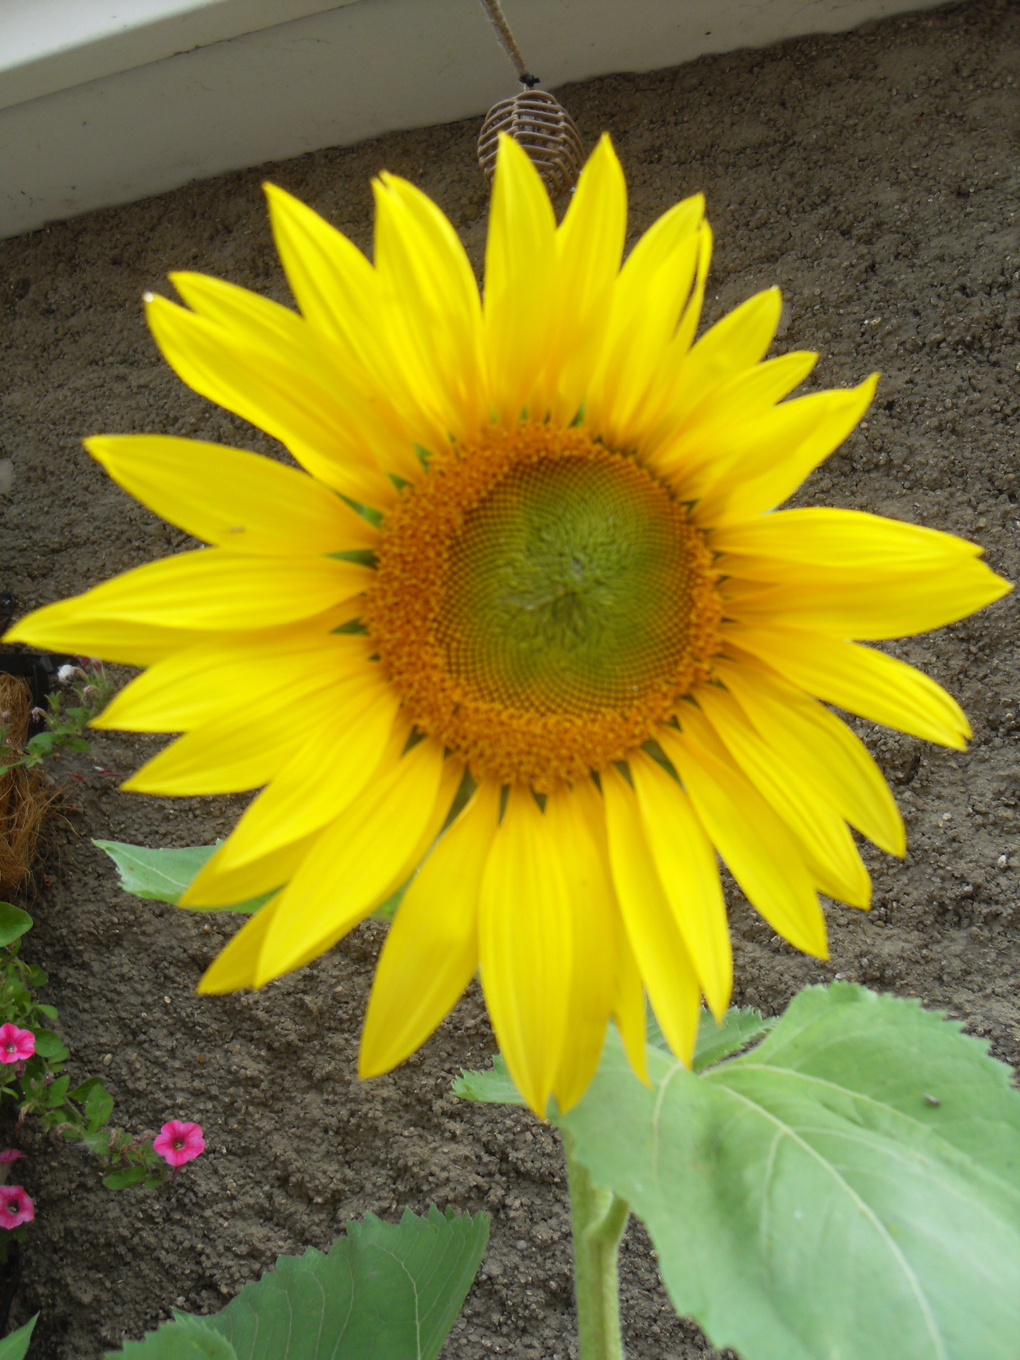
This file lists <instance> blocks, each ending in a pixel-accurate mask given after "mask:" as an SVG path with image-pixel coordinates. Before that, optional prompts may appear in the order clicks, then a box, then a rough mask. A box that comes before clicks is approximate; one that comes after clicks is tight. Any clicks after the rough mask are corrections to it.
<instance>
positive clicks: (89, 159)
mask: <svg viewBox="0 0 1020 1360" xmlns="http://www.w3.org/2000/svg"><path fill="white" fill-rule="evenodd" d="M937 3H940V0H504V8H505V10H506V12H507V15H508V17H509V19H510V22H511V24H512V25H513V27H514V30H515V32H516V34H517V38H518V40H519V42H520V44H521V47H522V48H523V50H524V54H525V57H526V58H527V60H528V61H529V63H530V64H531V65H532V67H533V69H534V70H536V71H537V73H538V74H539V75H540V76H541V77H542V83H543V85H544V86H545V87H546V88H556V87H557V86H559V85H562V84H564V83H565V82H567V81H576V80H583V79H586V78H588V77H590V76H595V75H602V74H606V73H608V72H612V71H647V70H655V69H658V68H661V67H666V66H674V65H678V64H680V63H681V62H685V61H690V60H692V59H693V58H694V57H698V56H701V55H702V54H704V53H708V52H723V51H729V50H732V49H734V48H738V47H758V46H763V45H766V44H768V43H773V42H776V41H778V40H780V39H783V38H788V37H794V36H797V35H800V34H804V33H816V32H838V31H843V30H846V29H849V28H854V27H856V26H858V25H859V24H862V23H865V22H867V21H868V20H872V19H878V18H884V17H885V16H887V15H890V14H896V13H900V12H902V11H904V10H916V9H927V8H932V7H934V5H935V4H937ZM281 18H282V19H283V20H285V21H284V22H277V21H278V20H279V19H281ZM185 48H188V49H190V50H184V49H185ZM518 88H519V86H517V85H516V83H515V79H514V73H513V70H512V68H511V67H510V65H509V62H508V61H507V59H506V57H505V56H504V54H503V52H502V49H501V48H500V47H499V46H498V44H497V42H496V39H495V36H494V34H493V32H492V29H491V28H490V26H489V24H488V21H487V20H486V18H485V16H484V13H483V11H482V9H481V6H480V5H479V3H478V0H357V2H356V3H350V0H348V3H346V4H344V3H341V4H339V7H338V0H0V237H3V236H11V235H14V234H16V233H18V232H22V231H29V230H31V229H33V228H35V227H39V226H41V225H42V224H43V223H45V222H49V221H52V220H54V219H57V218H62V217H69V216H72V215H73V214H75V213H80V212H84V211H86V210H88V209H90V208H98V207H106V206H110V205H112V204H116V203H125V202H131V201H133V200H135V199H139V198H144V197H146V196H148V195H150V194H156V193H161V192H163V191H165V190H168V189H172V188H175V187H177V186H178V185H180V184H185V183H187V182H188V181H189V180H192V179H201V178H206V177H208V176H211V175H216V174H219V173H221V172H223V171H226V170H234V169H239V168H241V167H244V166H249V165H257V164H260V163H261V162H263V161H267V160H279V159H284V158H286V157H290V156H296V155H300V154H301V153H302V152H306V151H314V150H318V149H319V148H320V147H324V146H334V145H344V144H349V143H352V142H357V141H361V140H362V139H364V138H367V137H373V136H377V135H379V134H380V133H383V132H387V131H391V130H393V129H396V128H408V127H422V126H426V125H428V124H433V123H445V122H452V121H455V120H456V119H459V118H466V117H470V116H472V115H475V114H480V113H483V112H484V111H485V110H486V109H487V108H488V107H489V106H490V105H491V104H492V103H494V102H495V100H496V99H499V98H502V97H504V96H505V95H507V94H511V93H514V92H515V91H516V90H517V89H518ZM5 105H6V107H5Z"/></svg>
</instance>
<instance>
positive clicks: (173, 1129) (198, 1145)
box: [152, 1119, 205, 1167]
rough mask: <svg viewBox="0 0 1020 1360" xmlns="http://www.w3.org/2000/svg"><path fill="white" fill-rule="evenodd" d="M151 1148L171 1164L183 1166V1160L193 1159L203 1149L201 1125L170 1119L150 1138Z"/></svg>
mask: <svg viewBox="0 0 1020 1360" xmlns="http://www.w3.org/2000/svg"><path fill="white" fill-rule="evenodd" d="M152 1148H153V1151H154V1152H158V1153H159V1155H160V1156H161V1157H162V1158H163V1160H164V1161H165V1162H169V1164H170V1165H171V1166H173V1167H177V1166H183V1165H184V1163H185V1162H190V1161H193V1160H194V1158H195V1157H200V1156H201V1155H202V1153H203V1152H204V1151H205V1139H204V1138H203V1137H202V1125H201V1124H185V1123H182V1122H181V1120H179V1119H171V1120H170V1121H169V1122H168V1123H166V1124H164V1125H163V1127H162V1128H161V1129H160V1131H159V1133H158V1134H157V1135H156V1137H155V1138H154V1139H153V1140H152Z"/></svg>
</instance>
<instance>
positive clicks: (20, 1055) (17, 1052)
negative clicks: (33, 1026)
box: [0, 1021, 35, 1063]
mask: <svg viewBox="0 0 1020 1360" xmlns="http://www.w3.org/2000/svg"><path fill="white" fill-rule="evenodd" d="M34 1052H35V1035H34V1034H33V1033H32V1031H31V1030H30V1029H18V1027H17V1025H12V1024H11V1023H10V1022H9V1021H8V1023H7V1024H6V1025H0V1062H5V1063H16V1062H24V1061H25V1059H26V1058H30V1057H31V1056H32V1054H33V1053H34Z"/></svg>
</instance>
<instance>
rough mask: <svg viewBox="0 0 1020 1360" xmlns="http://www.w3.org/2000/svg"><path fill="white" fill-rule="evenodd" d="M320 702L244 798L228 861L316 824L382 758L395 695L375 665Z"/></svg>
mask: <svg viewBox="0 0 1020 1360" xmlns="http://www.w3.org/2000/svg"><path fill="white" fill-rule="evenodd" d="M366 672H367V673H366V674H365V675H364V676H360V677H358V678H357V679H354V680H351V681H350V682H349V683H348V684H346V685H344V686H342V687H340V688H339V689H336V690H334V691H333V693H332V696H331V697H330V698H329V699H328V700H327V701H326V702H325V703H320V705H319V711H320V713H321V714H322V717H321V721H320V722H319V723H318V724H317V725H316V727H315V730H314V732H312V733H311V734H310V736H309V737H308V738H307V740H306V741H305V742H304V744H303V745H301V746H299V747H298V748H297V749H296V750H295V752H294V754H293V756H292V757H291V759H290V760H289V761H288V762H287V764H286V765H285V766H284V767H283V769H281V771H280V773H279V774H278V775H277V776H276V778H275V779H274V780H273V782H272V783H271V784H270V785H269V787H268V788H267V789H265V790H264V791H263V792H262V793H260V794H259V796H258V797H257V798H256V799H255V801H254V802H253V803H251V804H250V805H249V807H248V808H247V810H246V811H245V813H244V815H243V816H242V818H241V820H240V821H239V822H238V824H237V826H236V827H235V828H234V831H233V833H232V834H231V836H230V839H229V840H228V841H227V844H226V846H225V853H224V856H223V864H224V867H230V868H233V867H235V866H239V865H241V864H245V863H247V862H248V861H250V860H253V859H257V858H258V857H259V856H260V855H262V854H268V853H269V852H270V851H272V850H275V849H277V848H278V847H280V846H282V845H286V844H288V842H290V841H294V840H300V839H301V838H303V837H305V836H308V835H310V834H311V833H312V832H315V831H318V830H319V829H320V828H321V827H323V826H325V825H326V823H327V822H329V821H332V820H333V819H334V818H335V817H337V816H339V814H340V813H341V812H343V811H344V810H345V809H346V808H348V807H350V805H351V803H353V802H354V800H355V798H357V797H358V796H359V794H360V793H361V792H362V790H363V789H364V788H365V786H366V785H367V784H368V782H369V780H370V779H371V777H372V775H373V774H374V773H375V771H376V769H377V768H378V766H379V762H380V761H381V760H382V758H383V753H384V752H385V750H386V746H387V743H388V742H389V739H390V735H391V732H392V730H393V722H394V718H395V717H396V713H397V709H398V707H399V705H400V700H399V697H398V696H397V694H396V692H395V691H394V690H393V688H392V687H391V686H390V684H389V683H388V682H387V681H386V679H385V678H384V676H383V674H382V672H381V670H380V669H379V667H378V666H376V665H373V666H372V667H371V669H369V667H368V666H366Z"/></svg>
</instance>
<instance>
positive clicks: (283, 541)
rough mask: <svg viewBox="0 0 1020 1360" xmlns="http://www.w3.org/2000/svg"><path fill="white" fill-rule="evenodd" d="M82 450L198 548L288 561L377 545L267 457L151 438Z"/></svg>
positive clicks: (368, 530) (344, 509)
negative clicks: (203, 546) (193, 540)
mask: <svg viewBox="0 0 1020 1360" xmlns="http://www.w3.org/2000/svg"><path fill="white" fill-rule="evenodd" d="M85 447H86V449H88V451H89V453H90V454H91V455H92V457H93V458H95V459H96V461H97V462H99V463H102V465H103V467H104V468H105V469H106V471H107V472H108V473H109V474H110V476H111V477H112V478H113V480H114V481H115V482H116V483H117V484H118V485H119V486H122V487H123V488H124V489H125V491H129V492H130V493H131V495H132V496H134V497H135V499H136V500H139V501H141V502H142V504H143V505H147V506H148V507H149V509H150V510H154V511H155V512H156V514H157V515H161V516H162V517H163V519H166V520H169V521H170V523H171V524H176V525H177V527H178V528H179V529H183V530H184V531H185V533H189V534H192V535H193V536H194V537H195V538H198V539H201V540H202V541H203V542H205V543H216V544H219V545H221V546H222V547H224V548H233V549H235V550H237V551H239V552H245V553H268V554H271V555H273V556H279V555H283V556H293V555H294V554H295V553H301V554H302V555H312V554H314V553H334V552H341V551H351V550H356V549H371V548H374V547H376V546H377V545H378V542H379V533H378V530H376V529H374V528H373V527H372V526H371V525H370V524H369V523H368V521H367V520H366V519H364V518H363V517H362V516H361V515H357V514H355V513H354V511H353V510H352V509H351V508H350V507H349V506H348V505H345V504H344V502H343V501H342V500H341V499H340V497H339V496H337V494H336V493H335V492H333V491H330V490H329V488H328V487H325V486H323V485H322V483H321V482H317V481H315V480H314V479H313V478H312V477H309V476H308V475H307V474H306V473H302V472H297V471H296V470H295V469H294V468H289V467H285V466H284V465H283V464H282V463H276V462H274V461H273V460H272V459H271V458H261V457H259V455H258V454H254V453H245V452H243V451H242V450H241V449H229V448H225V447H224V446H223V445H222V444H206V443H203V442H202V441H201V440H198V439H175V438H172V437H170V436H168V435H159V434H140V435H97V436H96V437H95V438H94V439H86V440H85Z"/></svg>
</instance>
